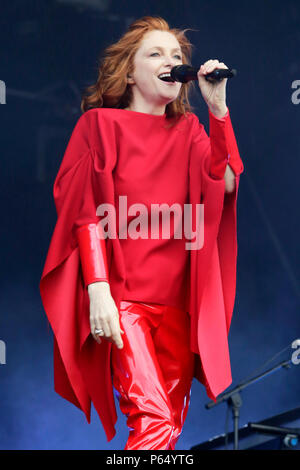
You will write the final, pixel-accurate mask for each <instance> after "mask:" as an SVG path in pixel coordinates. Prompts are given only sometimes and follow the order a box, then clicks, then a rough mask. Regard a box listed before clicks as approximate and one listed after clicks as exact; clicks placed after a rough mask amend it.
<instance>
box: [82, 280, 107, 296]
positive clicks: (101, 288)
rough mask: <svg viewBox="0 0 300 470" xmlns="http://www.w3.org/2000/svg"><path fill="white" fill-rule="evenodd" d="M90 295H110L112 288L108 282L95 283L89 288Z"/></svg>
mask: <svg viewBox="0 0 300 470" xmlns="http://www.w3.org/2000/svg"><path fill="white" fill-rule="evenodd" d="M87 289H88V293H89V294H90V293H93V292H104V293H105V292H108V293H110V286H109V283H108V282H107V281H95V282H92V283H91V284H89V285H88V286H87Z"/></svg>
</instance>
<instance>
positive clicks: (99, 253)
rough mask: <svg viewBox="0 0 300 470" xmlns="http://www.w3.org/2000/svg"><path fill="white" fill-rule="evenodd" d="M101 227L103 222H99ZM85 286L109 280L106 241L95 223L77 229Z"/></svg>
mask: <svg viewBox="0 0 300 470" xmlns="http://www.w3.org/2000/svg"><path fill="white" fill-rule="evenodd" d="M98 226H99V228H100V229H101V224H98ZM76 237H77V241H78V246H79V253H80V261H81V266H82V272H83V278H84V283H85V286H88V285H89V284H92V283H93V282H97V281H107V282H109V276H108V265H107V257H106V243H105V239H104V238H100V237H99V236H98V233H97V225H96V224H95V223H91V224H86V225H82V226H80V227H79V228H78V229H77V230H76Z"/></svg>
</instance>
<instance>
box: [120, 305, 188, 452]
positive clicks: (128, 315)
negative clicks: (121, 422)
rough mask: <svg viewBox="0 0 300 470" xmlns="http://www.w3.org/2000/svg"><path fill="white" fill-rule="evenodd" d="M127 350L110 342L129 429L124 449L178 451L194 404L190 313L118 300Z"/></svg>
mask: <svg viewBox="0 0 300 470" xmlns="http://www.w3.org/2000/svg"><path fill="white" fill-rule="evenodd" d="M119 318H120V326H121V328H122V329H123V331H124V332H125V334H123V335H122V339H123V344H124V346H123V348H122V349H118V348H117V347H116V345H115V344H113V346H112V354H111V361H112V362H111V366H112V369H111V370H112V379H113V386H114V388H115V389H116V391H117V398H118V400H119V405H120V409H121V411H122V413H123V414H125V415H126V417H127V426H128V428H129V429H130V432H129V437H128V440H127V443H126V446H125V448H124V450H133V449H135V450H154V449H156V450H168V449H169V450H174V449H175V444H176V442H177V440H178V438H179V436H180V433H181V430H182V427H183V424H184V421H185V418H186V415H187V412H188V406H189V403H190V392H191V385H192V379H193V371H194V353H193V352H191V350H190V347H189V345H190V321H189V314H188V312H185V311H183V310H180V309H178V308H175V307H170V306H167V305H161V304H156V303H152V302H151V303H144V302H137V301H134V302H133V301H127V300H123V301H121V303H120V317H119Z"/></svg>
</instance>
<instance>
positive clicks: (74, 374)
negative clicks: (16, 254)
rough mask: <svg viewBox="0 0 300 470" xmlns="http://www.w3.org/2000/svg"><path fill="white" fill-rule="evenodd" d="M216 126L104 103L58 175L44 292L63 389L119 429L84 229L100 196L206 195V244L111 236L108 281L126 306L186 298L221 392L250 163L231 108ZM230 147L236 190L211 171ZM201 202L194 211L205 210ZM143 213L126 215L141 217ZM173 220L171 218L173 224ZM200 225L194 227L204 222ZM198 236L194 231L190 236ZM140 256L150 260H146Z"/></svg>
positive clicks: (177, 199)
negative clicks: (240, 206) (94, 315)
mask: <svg viewBox="0 0 300 470" xmlns="http://www.w3.org/2000/svg"><path fill="white" fill-rule="evenodd" d="M209 117H210V134H211V136H213V137H212V138H211V139H210V138H209V137H208V136H207V134H206V132H205V130H204V127H203V125H202V124H200V123H199V121H198V118H197V116H196V115H195V114H193V113H188V114H187V116H182V117H181V119H180V121H179V122H178V123H177V124H176V125H175V126H174V127H173V128H167V126H168V119H167V118H166V115H163V116H155V115H150V114H144V113H139V112H135V111H128V110H122V109H111V108H96V109H92V110H89V111H87V112H85V113H84V114H83V115H82V116H81V117H80V118H79V120H78V122H77V124H76V126H75V128H74V131H73V133H72V136H71V138H70V141H69V144H68V146H67V149H66V152H65V155H64V158H63V160H62V163H61V166H60V168H59V171H58V174H57V177H56V179H55V183H54V200H55V204H56V209H57V215H58V218H57V223H56V226H55V229H54V232H53V235H52V239H51V243H50V247H49V251H48V254H47V259H46V262H45V266H44V270H43V274H42V278H41V281H40V292H41V297H42V301H43V305H44V308H45V312H46V314H47V317H48V319H49V322H50V324H51V326H52V329H53V332H54V385H55V390H56V392H57V393H59V394H60V395H61V396H62V397H64V398H66V399H67V400H69V401H70V402H72V403H73V404H74V405H76V406H77V407H79V408H80V409H81V410H82V411H83V412H84V413H85V415H86V418H87V420H88V422H90V407H91V401H92V402H93V404H94V406H95V408H96V411H97V412H98V414H99V417H100V419H101V421H102V424H103V427H104V430H105V432H106V436H107V439H108V440H111V439H112V438H113V437H114V435H115V432H116V431H115V428H114V425H115V423H116V420H117V414H116V409H115V403H114V396H113V389H112V380H111V368H110V366H111V362H110V361H111V347H112V344H111V343H110V342H106V341H102V342H101V344H100V345H99V344H98V343H97V342H96V341H95V340H94V339H93V338H92V336H91V334H90V325H89V298H88V294H87V290H86V289H85V288H84V282H83V278H82V272H81V269H80V258H79V250H78V245H77V241H76V235H75V231H76V228H77V227H79V226H81V225H84V224H88V223H91V222H95V223H98V222H99V220H100V218H102V217H100V215H99V212H98V213H97V214H98V215H97V214H96V210H97V208H98V207H99V205H101V204H105V203H106V204H109V205H111V206H115V207H116V209H117V211H116V213H117V214H118V212H119V211H118V209H119V195H124V194H126V195H127V203H128V207H130V206H132V204H138V203H142V204H143V205H144V207H147V208H149V212H150V205H151V204H155V203H157V204H161V203H167V204H168V205H169V206H171V205H172V204H173V203H177V204H179V206H180V207H181V208H182V207H183V205H184V204H185V203H189V204H191V205H192V207H193V211H195V208H196V205H197V204H201V203H202V204H204V245H203V247H202V248H201V249H198V250H195V249H194V250H187V249H185V246H186V245H185V244H186V242H187V240H186V239H185V238H182V239H176V240H175V239H174V238H173V237H172V236H171V237H169V238H168V239H162V238H161V237H160V238H159V239H147V240H146V239H143V240H132V239H131V238H130V237H128V238H127V239H126V238H119V236H118V235H119V229H120V223H119V218H118V217H116V218H115V221H113V220H110V223H112V224H115V227H114V229H115V233H116V234H117V236H116V237H115V238H107V239H106V248H107V260H108V266H109V280H110V281H109V282H110V289H111V293H112V296H113V298H114V300H115V303H116V305H117V307H118V308H119V306H120V301H121V300H122V299H126V300H137V301H144V302H147V301H148V302H155V303H161V304H165V305H173V306H175V307H178V308H186V310H187V311H188V312H189V315H190V318H191V338H190V339H191V341H190V347H191V351H193V352H194V353H195V359H196V360H195V373H194V376H195V378H197V379H198V380H199V381H200V382H201V383H203V384H204V386H205V387H206V391H207V395H208V396H209V397H210V398H211V399H215V398H216V396H217V395H218V394H219V393H221V392H222V391H223V390H224V389H225V388H227V387H228V386H229V385H230V383H231V381H232V378H231V369H230V358H229V351H228V332H229V327H230V322H231V316H232V312H233V307H234V299H235V284H236V256H237V240H236V200H237V193H238V184H239V175H240V173H241V172H242V171H243V165H242V163H241V160H240V158H239V154H238V149H237V145H236V141H235V138H234V134H233V131H232V127H231V121H230V116H229V114H228V116H227V117H226V118H223V119H217V118H215V117H214V116H213V115H212V114H211V113H209ZM214 151H218V152H221V153H222V152H223V153H224V155H226V156H227V155H228V154H230V160H229V164H230V166H231V167H232V169H233V171H234V173H235V175H236V188H235V191H234V192H233V193H229V194H225V191H224V190H225V181H224V179H223V178H222V179H216V178H214V177H212V176H210V173H209V168H210V158H211V152H214ZM194 217H195V213H194V212H193V217H192V219H193V220H195V219H194ZM132 219H133V216H132V214H131V215H129V216H128V217H127V219H126V220H125V221H123V222H121V224H122V223H125V222H126V224H127V227H128V224H129V223H130V222H132ZM171 227H172V224H171ZM193 228H194V229H195V226H194V227H193ZM188 241H190V240H188ZM141 266H142V267H143V269H141Z"/></svg>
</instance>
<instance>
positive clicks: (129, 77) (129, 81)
mask: <svg viewBox="0 0 300 470" xmlns="http://www.w3.org/2000/svg"><path fill="white" fill-rule="evenodd" d="M127 83H134V80H133V78H132V77H131V75H127Z"/></svg>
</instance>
